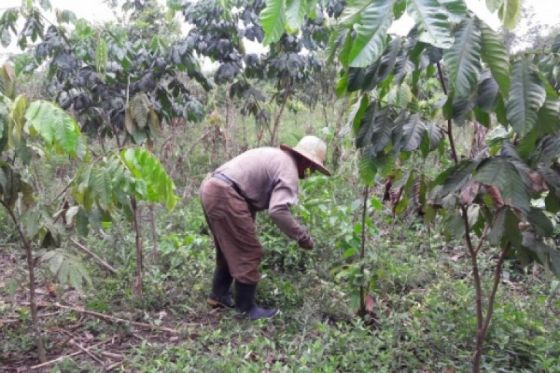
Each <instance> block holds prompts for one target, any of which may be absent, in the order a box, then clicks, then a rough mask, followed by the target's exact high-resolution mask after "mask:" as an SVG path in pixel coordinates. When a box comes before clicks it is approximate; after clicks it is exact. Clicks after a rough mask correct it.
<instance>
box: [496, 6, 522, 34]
mask: <svg viewBox="0 0 560 373" xmlns="http://www.w3.org/2000/svg"><path fill="white" fill-rule="evenodd" d="M498 15H499V16H500V19H501V20H502V23H503V24H504V26H505V27H506V28H507V29H509V30H513V29H514V28H515V26H516V25H517V23H518V22H519V19H520V18H521V0H502V6H501V7H500V9H498Z"/></svg>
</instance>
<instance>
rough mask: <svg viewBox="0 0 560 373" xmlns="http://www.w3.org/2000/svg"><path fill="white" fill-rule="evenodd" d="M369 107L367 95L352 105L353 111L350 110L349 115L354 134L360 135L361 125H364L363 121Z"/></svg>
mask: <svg viewBox="0 0 560 373" xmlns="http://www.w3.org/2000/svg"><path fill="white" fill-rule="evenodd" d="M368 105H369V96H368V95H367V94H365V95H362V96H361V97H360V98H359V99H358V101H356V103H354V105H352V109H351V110H350V115H349V121H348V122H349V124H350V125H351V127H352V129H353V130H354V133H355V134H356V133H358V130H359V128H360V125H361V123H362V119H363V118H364V114H365V113H366V109H367V107H368Z"/></svg>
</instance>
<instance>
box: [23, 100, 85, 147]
mask: <svg viewBox="0 0 560 373" xmlns="http://www.w3.org/2000/svg"><path fill="white" fill-rule="evenodd" d="M25 119H26V120H27V123H26V130H27V131H29V132H30V133H33V132H36V133H38V134H39V135H40V136H41V137H42V138H43V141H44V142H45V143H46V144H47V145H49V146H52V147H53V148H54V149H55V150H56V151H58V152H61V153H66V154H69V155H71V156H76V155H78V151H79V146H80V137H81V133H80V127H79V126H78V123H76V121H75V120H74V118H72V117H71V116H70V115H69V114H68V113H66V112H65V111H64V110H62V109H61V108H59V107H58V106H56V105H54V104H52V103H50V102H47V101H35V102H33V103H32V104H31V105H30V106H29V108H28V109H27V112H26V113H25Z"/></svg>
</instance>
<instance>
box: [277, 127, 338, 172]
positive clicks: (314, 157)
mask: <svg viewBox="0 0 560 373" xmlns="http://www.w3.org/2000/svg"><path fill="white" fill-rule="evenodd" d="M280 149H282V150H287V151H289V152H292V153H294V154H297V155H299V156H300V157H303V158H305V159H307V160H308V161H310V162H311V163H312V164H313V167H314V168H315V169H317V170H319V171H320V172H322V173H323V174H325V175H327V176H331V173H330V171H329V170H327V169H326V168H325V166H323V162H324V161H325V156H326V154H327V144H325V142H324V141H323V140H321V139H320V138H318V137H315V136H304V137H302V139H301V140H299V142H298V143H297V145H296V146H294V147H293V148H291V147H289V146H288V145H285V144H282V145H280Z"/></svg>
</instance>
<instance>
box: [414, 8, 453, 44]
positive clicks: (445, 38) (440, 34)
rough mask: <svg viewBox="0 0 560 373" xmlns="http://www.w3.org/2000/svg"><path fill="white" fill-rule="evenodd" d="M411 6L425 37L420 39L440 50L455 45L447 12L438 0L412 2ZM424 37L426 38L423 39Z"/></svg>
mask: <svg viewBox="0 0 560 373" xmlns="http://www.w3.org/2000/svg"><path fill="white" fill-rule="evenodd" d="M409 4H410V5H411V8H412V9H413V11H414V14H415V15H416V18H417V20H418V22H419V23H420V24H421V25H422V27H423V28H424V31H425V35H421V37H420V39H421V40H422V41H424V42H426V43H428V44H431V45H434V46H436V47H438V48H442V49H447V48H450V47H451V45H452V44H453V39H452V38H451V34H450V30H451V28H450V26H449V23H448V16H447V12H446V11H445V9H444V8H442V6H441V5H440V4H439V3H438V1H437V0H410V1H409ZM422 36H424V37H422Z"/></svg>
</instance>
